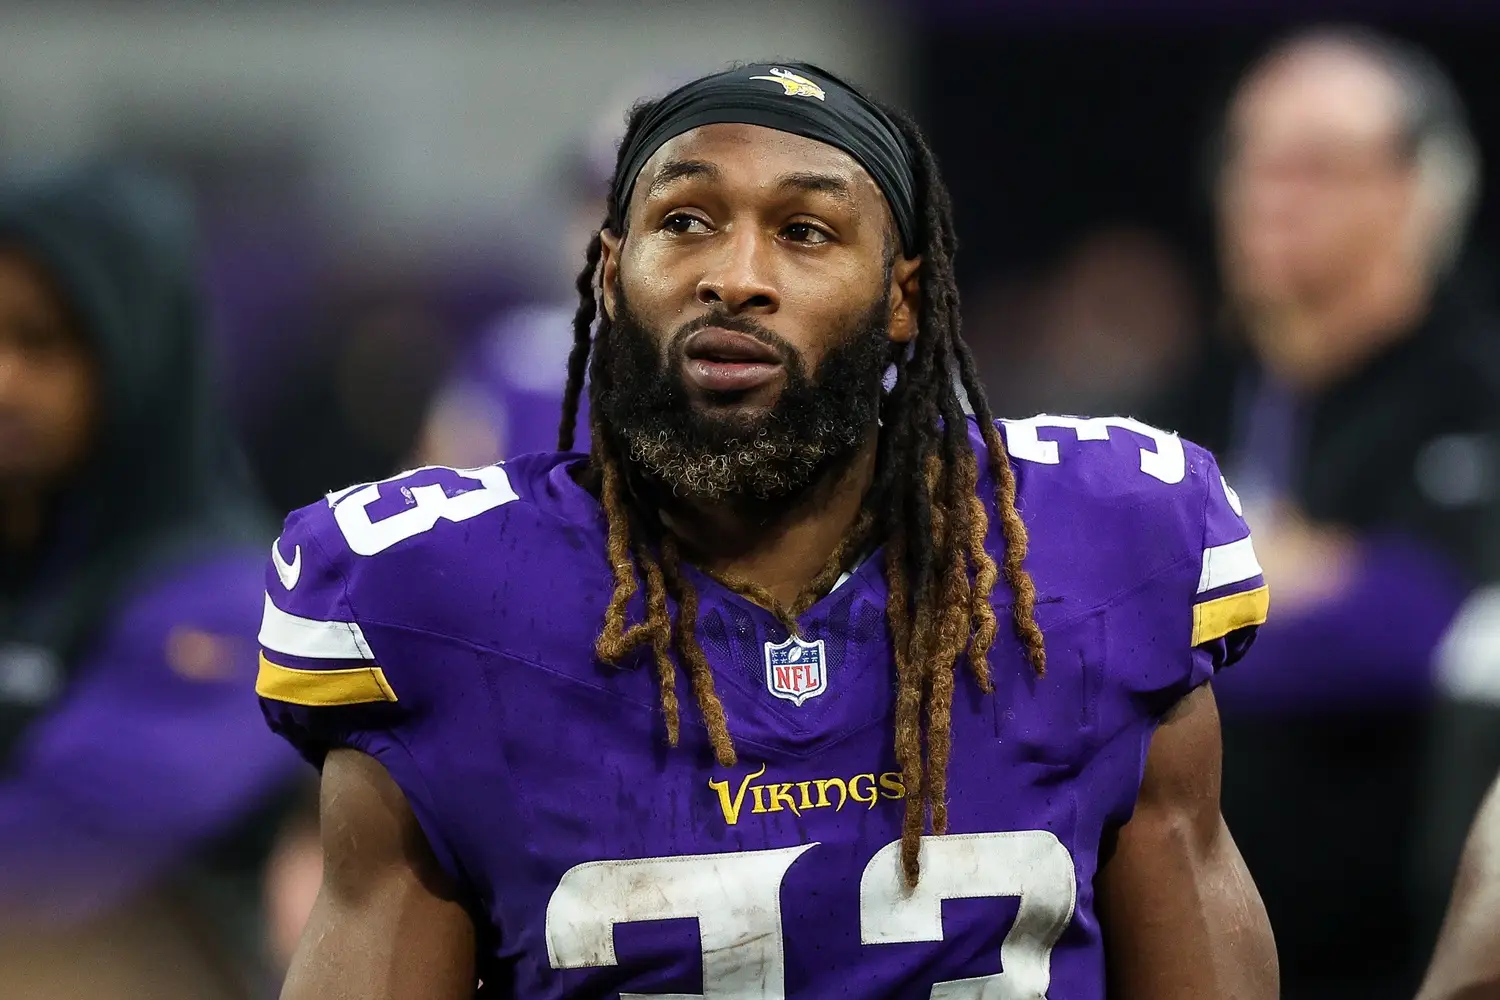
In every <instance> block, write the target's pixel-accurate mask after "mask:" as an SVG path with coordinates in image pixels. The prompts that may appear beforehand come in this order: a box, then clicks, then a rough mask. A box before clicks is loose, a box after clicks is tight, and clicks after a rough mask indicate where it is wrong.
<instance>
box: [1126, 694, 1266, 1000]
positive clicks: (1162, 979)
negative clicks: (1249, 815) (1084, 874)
mask: <svg viewBox="0 0 1500 1000" xmlns="http://www.w3.org/2000/svg"><path fill="white" fill-rule="evenodd" d="M1220 761H1221V748H1220V742H1219V714H1218V709H1217V708H1216V706H1215V705H1214V699H1213V694H1212V692H1211V691H1210V690H1209V688H1208V687H1207V686H1204V687H1201V688H1199V689H1197V690H1196V691H1194V692H1193V693H1191V694H1189V695H1188V696H1187V697H1186V698H1184V699H1183V700H1182V702H1181V703H1180V704H1179V705H1178V706H1177V707H1176V708H1175V709H1174V710H1173V711H1172V713H1171V714H1170V715H1169V716H1168V717H1167V718H1166V719H1165V720H1164V721H1163V722H1162V724H1161V725H1160V726H1159V727H1158V729H1157V731H1156V734H1155V735H1154V736H1153V738H1152V740H1151V749H1150V752H1149V754H1148V755H1147V758H1146V773H1145V777H1144V779H1143V780H1142V783H1141V790H1140V795H1139V797H1138V800H1137V803H1136V809H1135V814H1134V815H1133V816H1132V817H1131V819H1130V822H1128V823H1126V824H1125V826H1124V827H1122V828H1121V830H1120V832H1119V838H1118V842H1117V843H1116V845H1115V849H1114V853H1113V854H1112V855H1111V856H1110V857H1109V859H1108V860H1107V861H1106V862H1105V863H1104V865H1103V867H1102V868H1101V869H1100V872H1099V877H1098V880H1097V883H1096V888H1097V890H1098V894H1099V910H1100V920H1101V924H1102V928H1103V931H1104V938H1105V953H1106V963H1107V970H1108V975H1109V980H1110V996H1111V997H1113V998H1118V1000H1190V998H1191V1000H1198V998H1202V997H1217V998H1222V1000H1271V998H1274V997H1275V996H1277V993H1278V978H1279V977H1278V973H1277V966H1276V948H1275V944H1274V942H1273V940H1272V937H1271V928H1270V923H1269V922H1268V921H1267V919H1266V911H1265V907H1264V906H1263V905H1262V903H1261V900H1260V893H1259V892H1258V891H1257V890H1256V888H1255V884H1254V882H1252V881H1251V879H1250V874H1249V872H1248V871H1246V869H1245V863H1244V860H1243V859H1242V858H1241V857H1240V852H1239V849H1238V848H1237V847H1235V844H1234V840H1233V839H1232V838H1231V837H1230V835H1229V830H1228V828H1227V827H1226V826H1225V825H1224V819H1223V816H1222V815H1221V814H1220V812H1219V779H1220Z"/></svg>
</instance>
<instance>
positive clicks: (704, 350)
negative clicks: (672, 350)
mask: <svg viewBox="0 0 1500 1000" xmlns="http://www.w3.org/2000/svg"><path fill="white" fill-rule="evenodd" d="M683 353H684V354H685V355H686V357H687V360H686V363H685V364H684V366H683V368H684V371H685V373H686V375H687V378H688V381H689V382H691V383H692V384H693V385H695V386H697V387H698V388H699V389H701V390H703V391H704V392H710V393H745V392H749V391H751V390H753V389H758V388H760V387H761V386H764V385H767V384H768V383H770V382H772V381H774V380H775V379H777V378H779V377H780V376H781V368H782V364H781V357H780V355H778V354H777V353H776V351H775V350H774V349H773V348H771V347H770V346H769V345H766V344H763V343H761V342H760V341H759V340H756V339H755V338H754V337H752V336H750V335H749V334H747V333H740V332H738V331H735V330H725V329H723V328H721V327H709V328H708V329H705V330H699V331H697V332H696V333H694V334H692V335H691V336H689V337H688V339H687V343H686V344H684V345H683Z"/></svg>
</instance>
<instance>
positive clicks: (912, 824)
mask: <svg viewBox="0 0 1500 1000" xmlns="http://www.w3.org/2000/svg"><path fill="white" fill-rule="evenodd" d="M651 107H652V104H651V102H646V103H643V104H640V105H637V106H636V107H635V108H634V109H633V110H632V112H631V114H630V117H629V120H628V125H627V129H626V134H625V138H624V140H623V141H622V143H621V146H620V148H621V150H622V151H623V150H625V149H627V148H628V147H629V146H630V145H631V142H632V140H633V138H634V136H635V134H636V132H637V131H638V130H639V128H640V125H641V122H642V120H643V119H644V117H645V115H646V114H647V113H648V112H649V111H650V110H651ZM881 107H882V109H883V110H884V111H885V112H886V113H887V114H888V115H890V117H891V119H892V120H893V121H894V122H895V123H896V125H897V127H898V128H899V130H900V131H901V134H902V136H903V137H904V138H905V140H906V142H907V144H908V146H909V148H910V149H911V150H912V153H913V159H914V170H915V180H916V185H917V191H918V199H919V200H918V207H919V210H920V211H921V214H922V233H923V238H922V245H921V246H920V247H918V248H917V249H918V251H919V253H920V256H921V258H922V292H923V294H922V298H921V309H920V312H919V316H918V332H917V336H916V338H915V343H914V346H913V349H912V350H911V351H910V352H909V354H902V355H901V356H899V357H898V358H897V360H896V376H897V377H896V382H895V385H894V387H893V388H892V389H891V391H890V393H889V394H888V395H887V396H886V398H885V399H884V401H883V403H882V406H881V419H882V423H883V427H884V430H883V432H882V434H881V436H880V441H879V447H878V465H877V472H876V481H875V484H874V486H873V488H872V490H871V493H870V497H871V499H872V501H878V502H870V503H867V504H866V507H865V511H866V512H865V513H864V514H863V515H862V516H861V517H860V518H859V520H858V522H857V523H856V524H855V525H854V526H853V529H852V530H851V531H850V533H849V534H848V535H847V536H846V537H845V540H844V542H843V544H841V545H840V546H839V547H838V551H836V552H835V553H834V554H833V556H832V558H831V559H830V560H829V562H828V565H827V566H826V567H825V568H824V570H823V571H822V572H821V573H820V574H819V575H818V578H817V579H816V580H814V581H813V583H812V584H811V586H810V587H809V588H808V590H807V591H806V592H805V593H804V594H803V595H802V597H801V598H799V599H798V600H797V601H796V602H794V604H793V606H792V607H790V608H787V607H783V606H782V605H781V604H780V603H779V602H777V601H776V600H775V599H774V598H772V597H771V595H770V594H768V593H766V592H765V591H764V590H763V589H761V588H759V587H756V586H754V585H752V584H748V583H745V582H743V581H736V580H723V581H721V582H723V583H724V584H725V585H726V586H728V587H730V588H732V589H735V590H737V591H739V592H740V593H741V594H743V595H745V596H746V597H747V598H749V599H750V600H752V601H755V602H756V603H758V604H761V605H762V606H764V607H767V608H769V609H770V610H772V611H773V613H775V614H776V615H777V616H778V617H779V618H780V619H781V621H782V622H783V624H785V625H786V627H787V629H788V630H789V631H791V632H793V633H795V632H796V631H797V622H796V618H797V616H798V615H799V614H801V613H802V612H804V611H806V610H807V608H809V607H810V606H811V605H812V604H813V603H814V602H815V601H816V600H817V599H818V597H819V596H821V595H822V594H823V593H826V592H827V591H828V590H829V589H830V588H831V587H832V585H833V583H834V582H835V580H837V578H838V576H839V574H840V572H841V571H842V570H843V569H844V568H845V566H846V564H847V562H848V560H849V559H850V558H851V557H852V556H853V555H854V554H855V553H856V552H857V551H859V550H860V548H861V547H863V546H864V545H866V544H868V543H870V542H874V541H876V540H877V539H878V540H883V542H884V546H885V548H884V551H885V574H886V581H887V586H888V591H889V596H888V598H887V604H886V617H887V619H888V622H889V627H890V633H891V640H892V647H893V649H894V651H895V660H896V678H897V693H896V709H895V715H896V760H897V763H898V765H899V766H900V768H901V773H902V777H903V779H904V781H905V784H906V816H905V822H904V825H903V829H902V850H901V862H902V867H903V869H904V871H905V874H906V878H907V881H908V883H910V884H913V885H914V884H915V883H916V881H917V875H918V850H919V847H920V843H921V836H922V833H923V830H924V828H925V827H926V825H927V822H928V820H929V818H930V821H931V828H932V830H933V832H934V833H943V832H944V831H945V830H946V828H947V823H948V809H947V801H946V794H947V769H948V757H949V751H950V743H951V716H950V712H951V709H952V705H953V694H954V684H955V677H954V674H955V672H956V669H955V668H956V664H957V662H958V660H959V658H960V657H962V656H964V654H965V653H966V652H967V654H968V656H967V659H968V662H969V667H970V669H971V671H972V672H973V674H974V678H975V681H976V682H977V683H978V685H979V687H980V689H981V690H983V691H984V692H986V693H989V692H992V691H993V690H994V685H993V683H992V682H991V679H990V673H989V665H988V654H989V650H990V647H991V645H992V643H993V642H994V639H995V633H996V628H997V626H996V620H995V613H994V610H993V607H992V605H991V603H990V593H991V590H992V589H993V588H994V585H995V582H996V580H997V579H998V577H999V575H1000V573H1001V572H1003V573H1004V575H1005V580H1006V583H1007V584H1008V585H1009V587H1010V589H1011V591H1012V593H1013V594H1014V606H1013V615H1014V620H1013V626H1014V628H1015V631H1016V634H1017V636H1018V637H1019V638H1020V640H1021V642H1022V644H1023V645H1024V646H1025V648H1026V653H1027V657H1028V659H1029V660H1030V663H1031V666H1032V668H1033V669H1034V670H1035V671H1036V673H1037V674H1038V675H1040V674H1042V673H1044V672H1045V670H1046V653H1045V651H1044V649H1043V645H1042V632H1041V629H1039V628H1038V627H1037V624H1036V621H1035V618H1034V614H1033V613H1034V610H1035V604H1036V590H1035V587H1034V586H1033V584H1032V581H1031V578H1030V576H1029V575H1028V574H1027V572H1026V570H1025V568H1024V567H1023V562H1024V560H1025V558H1026V545H1027V538H1026V527H1025V525H1024V524H1023V523H1022V521H1021V518H1020V515H1019V514H1018V513H1017V512H1016V481H1015V476H1014V474H1013V473H1012V471H1011V467H1010V462H1009V459H1008V457H1007V455H1006V452H1005V444H1004V442H1003V440H1002V439H1001V436H1000V433H999V431H998V430H997V429H996V426H995V420H994V417H993V415H992V413H991V411H990V406H989V402H988V401H987V400H986V398H985V394H984V389H983V387H982V386H981V385H980V383H979V379H978V376H977V373H976V370H975V365H974V359H973V357H972V356H971V355H970V353H969V349H968V347H967V346H966V345H965V344H964V342H963V340H962V338H961V336H960V321H959V302H958V288H957V285H956V283H955V281H954V271H953V256H954V253H955V251H956V249H957V239H956V237H955V234H954V228H953V211H952V206H951V204H950V202H949V199H948V191H947V188H946V187H945V186H944V184H943V181H942V178H941V177H940V176H939V175H938V169H937V164H936V162H935V160H934V158H933V155H932V151H931V150H930V149H929V148H928V146H927V142H926V140H925V138H924V137H923V135H922V133H921V131H920V130H919V129H918V127H917V125H916V124H915V122H913V121H912V119H911V118H910V117H908V116H907V115H905V114H903V113H902V112H900V111H898V110H896V109H893V108H890V107H886V106H884V105H881ZM621 167H622V165H621V164H620V163H618V162H617V163H616V167H615V169H616V172H618V171H619V170H620V169H621ZM627 207H628V206H626V205H621V204H614V203H613V199H611V204H610V205H609V207H608V212H607V215H606V218H605V220H604V225H603V228H606V229H609V230H610V231H612V232H616V233H621V234H623V233H624V232H625V218H626V211H627ZM600 246H601V244H600V237H599V235H598V233H595V235H594V237H593V239H591V240H590V241H589V246H588V251H587V254H586V259H585V263H584V268H583V271H582V272H581V273H580V274H579V275H578V281H577V289H578V296H579V304H578V311H577V313H576V314H575V315H574V317H573V334H574V341H573V350H572V353H571V355H570V356H569V358H568V383H567V389H566V393H565V396H564V403H563V416H562V424H561V427H560V429H559V434H558V442H559V447H560V448H562V449H563V450H568V449H570V448H572V446H573V437H574V431H575V429H576V425H577V421H578V404H579V398H580V396H581V395H582V392H583V386H584V381H585V375H587V377H588V380H589V383H590V401H591V402H592V403H593V404H594V405H593V406H592V410H593V413H594V414H595V416H594V421H595V427H594V428H593V430H594V433H593V435H592V442H593V443H592V453H591V455H590V461H589V470H590V474H591V476H592V477H593V479H594V481H595V482H597V484H598V487H599V492H600V495H601V500H602V503H603V507H604V510H605V514H606V517H607V519H608V525H609V542H608V551H609V562H610V566H611V568H612V569H613V572H614V578H615V589H614V593H613V596H612V597H611V599H610V602H609V606H608V610H607V611H606V612H605V616H604V627H603V630H602V631H601V632H600V635H599V639H598V642H597V645H596V650H597V653H598V655H599V657H600V659H602V660H604V661H606V662H610V663H617V662H619V661H620V660H621V659H622V658H623V657H624V656H626V655H627V654H628V653H630V652H631V651H632V650H635V649H637V648H639V647H642V646H649V647H650V649H651V653H652V657H653V659H654V661H655V663H656V668H657V671H658V674H659V677H660V682H661V703H662V710H663V713H664V714H665V716H666V728H667V739H668V741H669V742H670V743H671V744H672V745H674V746H675V745H676V744H677V741H678V736H679V719H678V716H679V708H678V698H677V683H676V669H675V666H674V663H673V660H672V656H671V650H672V648H673V646H674V645H675V648H676V652H677V656H678V659H679V660H680V661H681V662H682V664H683V666H684V668H685V669H686V671H687V675H688V678H689V680H690V682H691V684H692V688H693V696H694V699H695V700H696V701H697V704H698V710H699V712H700V713H701V714H702V716H703V721H704V723H705V725H706V726H707V728H708V734H709V740H710V742H711V743H712V745H713V749H714V754H715V756H716V757H717V759H718V761H719V763H720V764H721V765H723V766H726V767H727V766H730V765H732V764H733V763H734V762H735V750H734V743H733V741H732V739H731V738H730V735H729V731H728V728H727V726H726V723H725V718H724V709H723V706H722V705H721V704H720V702H719V698H718V695H717V694H716V693H715V690H714V679H713V672H712V670H711V669H710V667H709V663H708V658H707V657H706V656H705V655H704V652H703V649H702V647H701V646H700V645H699V643H698V639H697V636H696V634H695V632H696V627H697V616H698V596H697V594H696V593H695V592H694V589H693V587H692V585H691V583H690V582H689V581H688V580H687V579H685V578H684V576H683V574H682V572H681V564H680V560H679V554H678V548H677V542H676V540H675V539H674V538H673V537H672V536H671V535H670V534H669V533H666V532H664V531H662V530H661V527H660V525H659V524H657V523H656V522H655V519H654V518H652V519H651V521H650V523H648V522H647V520H646V514H647V509H648V505H647V504H646V503H644V502H642V501H641V498H640V497H638V496H637V495H636V493H635V491H633V490H632V489H631V487H630V485H629V480H628V477H627V476H626V475H625V473H624V472H623V471H622V463H621V461H620V456H619V455H618V454H616V453H615V449H614V448H613V447H612V446H611V444H610V439H609V437H608V436H607V435H606V434H605V433H603V429H602V428H601V427H599V426H597V422H598V420H599V417H598V414H599V413H600V412H601V411H602V408H601V407H600V406H599V405H598V401H599V400H600V399H601V398H602V394H603V393H604V392H605V391H606V390H607V389H608V388H609V380H610V373H609V366H608V365H607V363H606V362H605V359H606V358H607V357H608V351H609V348H610V339H609V338H610V334H611V323H610V319H609V317H608V316H607V315H604V314H602V313H601V311H600V310H599V306H598V301H599V300H598V295H599V292H598V289H597V281H598V278H597V275H596V272H597V270H598V266H599V259H600V252H601V250H600ZM596 331H597V332H596ZM591 358H592V361H591V360H590V359H591ZM954 373H957V375H958V378H959V382H960V384H961V385H962V386H963V390H964V392H965V393H966V394H967V396H968V399H969V402H970V405H971V407H972V408H973V411H974V414H975V416H976V417H977V418H978V421H979V426H980V428H981V429H982V431H983V435H984V442H985V446H986V451H987V452H988V461H989V471H990V474H991V476H992V478H993V479H994V481H995V482H996V483H997V484H998V490H997V492H998V497H997V500H998V509H999V514H1000V521H1001V528H1002V531H1003V534H1004V538H1005V555H1004V559H1003V566H1002V567H999V568H997V567H996V565H995V561H994V560H993V559H992V558H991V557H990V556H989V554H988V553H987V552H986V551H985V547H984V542H985V538H986V536H987V534H988V533H989V519H988V517H987V516H986V514H985V509H984V505H983V503H982V502H981V501H980V499H979V496H978V494H977V492H976V488H977V485H978V481H979V469H978V460H977V458H976V456H975V452H974V449H973V448H972V447H971V446H970V444H969V441H968V429H967V428H968V422H967V420H966V418H965V415H964V411H963V406H962V403H961V401H960V398H959V395H958V393H957V392H956V391H955V389H954V386H953V381H952V376H953V374H954ZM913 469H920V470H922V472H923V475H921V476H912V475H910V474H909V471H908V470H913ZM874 511H880V512H881V513H880V514H879V516H876V515H875V514H874V513H873V512H874ZM653 538H654V539H656V542H657V544H656V546H655V548H656V551H653V547H652V545H651V544H650V540H651V539H653ZM657 553H659V555H658V554H657ZM638 581H640V582H638ZM641 582H643V583H644V586H645V595H646V617H645V620H644V621H641V622H637V623H634V624H630V625H627V624H626V621H625V610H626V607H627V605H628V604H629V602H630V600H631V598H633V597H634V596H635V594H636V593H637V592H638V589H639V587H640V585H641ZM669 595H670V596H671V597H672V598H673V599H675V600H676V602H677V606H678V614H677V620H676V621H675V622H674V621H673V620H672V619H671V616H670V615H669V613H668V604H667V598H668V596H669ZM924 749H925V753H924Z"/></svg>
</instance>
